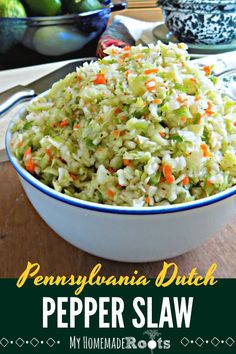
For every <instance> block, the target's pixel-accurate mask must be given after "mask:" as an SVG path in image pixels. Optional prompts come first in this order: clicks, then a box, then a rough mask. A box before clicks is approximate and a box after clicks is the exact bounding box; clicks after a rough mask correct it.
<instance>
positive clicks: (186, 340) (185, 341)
mask: <svg viewBox="0 0 236 354" xmlns="http://www.w3.org/2000/svg"><path fill="white" fill-rule="evenodd" d="M180 343H181V344H182V345H183V346H184V347H187V345H188V344H189V340H188V338H186V337H183V338H182V339H181V341H180Z"/></svg>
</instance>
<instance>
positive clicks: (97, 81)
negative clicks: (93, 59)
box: [93, 74, 107, 85]
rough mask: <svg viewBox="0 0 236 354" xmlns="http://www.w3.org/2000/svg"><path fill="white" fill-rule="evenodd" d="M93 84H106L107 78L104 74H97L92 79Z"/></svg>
mask: <svg viewBox="0 0 236 354" xmlns="http://www.w3.org/2000/svg"><path fill="white" fill-rule="evenodd" d="M93 83H94V84H95V85H106V83H107V80H106V78H105V75H104V74H98V75H97V77H96V79H95V80H94V81H93Z"/></svg>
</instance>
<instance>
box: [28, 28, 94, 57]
mask: <svg viewBox="0 0 236 354" xmlns="http://www.w3.org/2000/svg"><path fill="white" fill-rule="evenodd" d="M95 37H96V32H93V33H89V34H88V33H83V32H81V31H80V30H79V29H77V28H75V27H74V26H66V25H65V26H43V27H41V28H38V30H36V32H35V33H34V37H33V41H32V43H31V48H32V49H34V50H36V51H37V52H38V53H40V54H43V55H47V56H60V55H65V54H68V53H72V52H75V51H77V50H80V49H81V48H83V47H84V46H85V45H86V44H87V43H88V42H90V41H91V40H93V39H94V38H95Z"/></svg>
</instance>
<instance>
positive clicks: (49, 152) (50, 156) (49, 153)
mask: <svg viewBox="0 0 236 354" xmlns="http://www.w3.org/2000/svg"><path fill="white" fill-rule="evenodd" d="M45 153H46V154H47V155H48V158H49V161H51V159H52V153H51V150H50V149H48V148H46V149H45Z"/></svg>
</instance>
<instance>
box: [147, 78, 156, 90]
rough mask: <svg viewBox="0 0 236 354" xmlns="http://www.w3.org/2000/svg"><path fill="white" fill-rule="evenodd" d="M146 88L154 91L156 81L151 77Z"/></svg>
mask: <svg viewBox="0 0 236 354" xmlns="http://www.w3.org/2000/svg"><path fill="white" fill-rule="evenodd" d="M145 86H146V89H147V90H148V91H153V90H154V89H155V88H156V81H155V80H153V79H151V80H148V81H147V82H146V83H145Z"/></svg>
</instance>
